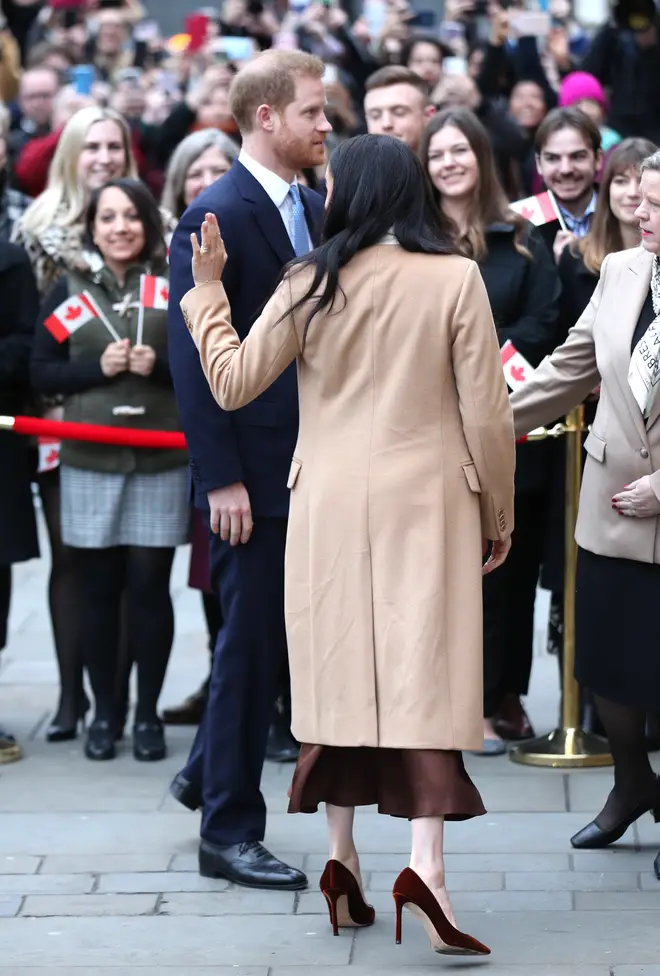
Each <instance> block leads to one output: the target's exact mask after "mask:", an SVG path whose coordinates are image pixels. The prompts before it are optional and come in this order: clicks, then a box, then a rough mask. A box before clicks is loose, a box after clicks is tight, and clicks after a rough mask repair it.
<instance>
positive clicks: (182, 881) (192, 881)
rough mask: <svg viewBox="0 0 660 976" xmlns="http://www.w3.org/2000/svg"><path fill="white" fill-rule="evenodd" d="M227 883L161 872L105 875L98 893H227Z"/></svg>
mask: <svg viewBox="0 0 660 976" xmlns="http://www.w3.org/2000/svg"><path fill="white" fill-rule="evenodd" d="M228 887H229V883H228V882H227V881H222V880H218V881H216V880H214V879H213V878H201V877H200V876H199V874H185V873H184V872H176V871H161V872H159V873H157V874H150V873H148V872H145V873H143V874H103V875H101V877H100V878H99V884H98V888H97V891H99V892H116V893H117V894H122V893H128V892H147V893H148V892H152V891H153V892H166V891H226V890H227V888H228Z"/></svg>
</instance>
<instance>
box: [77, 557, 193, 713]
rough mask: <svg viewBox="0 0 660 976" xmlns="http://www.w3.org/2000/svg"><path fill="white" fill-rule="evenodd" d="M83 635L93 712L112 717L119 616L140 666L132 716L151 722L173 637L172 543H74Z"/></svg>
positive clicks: (119, 625) (129, 644) (134, 659)
mask: <svg viewBox="0 0 660 976" xmlns="http://www.w3.org/2000/svg"><path fill="white" fill-rule="evenodd" d="M73 552H74V553H75V563H76V569H77V578H78V593H79V597H80V620H81V640H82V646H83V654H84V658H85V664H86V667H87V671H88V674H89V680H90V682H91V685H92V690H93V692H94V699H95V708H96V716H95V717H96V718H97V719H99V720H104V721H108V722H113V721H114V719H115V714H116V709H115V684H116V675H117V657H118V647H119V635H120V629H121V622H122V616H124V619H125V624H126V633H127V637H128V648H129V652H130V655H131V660H133V661H135V662H136V664H137V670H138V701H137V709H136V713H135V721H136V722H153V721H154V720H155V719H156V707H157V705H158V698H159V696H160V692H161V689H162V687H163V682H164V680H165V672H166V670H167V664H168V661H169V657H170V651H171V649H172V639H173V637H174V611H173V609H172V600H171V597H170V574H171V571H172V561H173V559H174V549H159V548H150V547H146V546H115V547H112V548H109V549H74V550H73Z"/></svg>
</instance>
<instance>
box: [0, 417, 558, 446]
mask: <svg viewBox="0 0 660 976" xmlns="http://www.w3.org/2000/svg"><path fill="white" fill-rule="evenodd" d="M3 429H4V430H12V431H13V432H14V433H15V434H25V435H27V436H29V437H54V438H55V439H56V440H59V441H91V442H92V443H94V444H118V445H120V446H121V447H162V448H167V449H170V450H171V449H172V448H179V449H180V450H182V451H184V450H185V449H186V439H185V437H184V436H183V434H180V433H178V432H170V431H164V430H130V428H128V427H102V426H100V425H98V424H73V423H70V422H68V421H66V420H42V419H41V418H40V417H0V430H3ZM565 432H566V431H565V429H564V427H563V425H562V424H557V425H555V427H554V428H552V430H547V429H546V428H545V427H539V429H538V430H536V431H531V433H529V434H526V435H525V436H523V437H521V438H520V439H519V440H518V441H516V443H517V444H525V443H526V442H527V441H537V440H545V438H546V437H557V436H558V435H560V434H563V433H565Z"/></svg>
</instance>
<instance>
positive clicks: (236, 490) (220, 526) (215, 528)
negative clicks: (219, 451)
mask: <svg viewBox="0 0 660 976" xmlns="http://www.w3.org/2000/svg"><path fill="white" fill-rule="evenodd" d="M208 500H209V508H210V509H211V532H213V533H215V534H216V535H217V533H218V532H219V533H220V538H221V539H222V541H223V542H226V541H227V540H229V544H230V545H231V546H237V545H238V544H239V542H242V543H243V544H245V543H246V542H249V540H250V536H251V535H252V528H253V522H252V509H251V508H250V496H249V495H248V493H247V490H246V488H245V485H244V484H243V483H242V482H241V481H237V482H236V483H235V484H233V485H227V486H226V487H225V488H216V489H214V491H210V492H209V493H208Z"/></svg>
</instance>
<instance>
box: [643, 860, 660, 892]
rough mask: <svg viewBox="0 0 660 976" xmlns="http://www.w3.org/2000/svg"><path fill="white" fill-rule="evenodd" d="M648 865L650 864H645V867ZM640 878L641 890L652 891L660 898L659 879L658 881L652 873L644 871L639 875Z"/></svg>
mask: <svg viewBox="0 0 660 976" xmlns="http://www.w3.org/2000/svg"><path fill="white" fill-rule="evenodd" d="M650 866H651V865H650V864H648V865H647V867H650ZM640 880H641V888H642V891H653V892H655V893H656V894H657V895H658V898H660V881H658V879H657V878H656V876H655V874H654V873H651V872H644V873H643V874H641V875H640Z"/></svg>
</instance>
